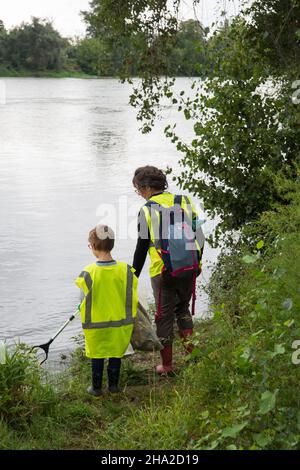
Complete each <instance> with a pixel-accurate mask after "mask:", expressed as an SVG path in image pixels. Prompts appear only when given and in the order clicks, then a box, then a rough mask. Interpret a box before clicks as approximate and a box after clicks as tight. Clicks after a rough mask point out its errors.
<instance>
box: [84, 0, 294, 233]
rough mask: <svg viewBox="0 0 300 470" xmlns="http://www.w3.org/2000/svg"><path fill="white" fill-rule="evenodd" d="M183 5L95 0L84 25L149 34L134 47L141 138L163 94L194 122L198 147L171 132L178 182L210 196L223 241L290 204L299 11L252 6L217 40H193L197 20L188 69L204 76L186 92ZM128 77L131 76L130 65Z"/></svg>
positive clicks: (114, 36)
mask: <svg viewBox="0 0 300 470" xmlns="http://www.w3.org/2000/svg"><path fill="white" fill-rule="evenodd" d="M112 3H113V4H114V6H113V5H112ZM180 3H181V2H180V1H173V2H169V3H167V2H166V1H159V0H154V1H153V2H145V1H143V0H140V1H138V2H132V1H129V2H125V3H124V2H121V1H120V2H112V0H101V2H100V1H99V0H94V1H93V2H92V4H91V10H90V12H89V13H87V14H86V21H87V22H88V23H89V24H90V28H91V30H93V31H97V28H102V30H103V31H105V34H106V36H107V38H108V39H111V40H113V41H114V42H115V43H119V42H122V40H124V38H127V39H128V38H131V39H132V38H134V37H135V36H136V35H138V34H143V35H144V36H145V38H146V41H144V42H141V43H140V44H137V45H136V47H137V49H135V51H139V53H140V63H141V67H139V69H138V71H139V74H140V76H141V78H142V84H141V86H140V87H139V86H135V87H134V88H133V93H132V96H131V100H130V102H131V104H132V105H133V106H134V107H136V108H137V110H138V115H137V118H138V119H139V120H140V121H141V122H142V131H143V132H149V131H150V130H151V129H152V127H153V125H154V122H155V118H156V115H157V113H158V112H159V110H160V105H161V99H162V98H163V97H167V98H168V99H169V100H170V103H171V104H172V105H177V107H178V111H179V112H182V113H183V114H184V116H185V118H186V119H187V120H191V121H192V122H193V125H194V133H195V136H194V138H193V139H192V141H190V142H186V141H185V140H184V138H181V137H180V136H179V135H177V132H176V126H174V127H172V126H171V125H169V126H167V128H166V130H165V134H166V136H167V137H168V138H169V139H170V140H171V141H172V142H173V143H174V144H175V145H176V147H177V150H179V151H180V152H182V153H183V154H184V157H183V158H182V159H181V161H180V163H181V166H182V173H181V174H179V175H176V176H175V177H174V180H175V181H176V182H177V183H178V184H179V186H180V187H182V188H184V189H187V190H189V191H190V192H191V193H193V194H194V195H195V196H197V197H199V198H200V199H202V200H203V202H204V205H205V208H206V210H207V212H208V213H209V215H210V216H211V217H215V216H216V215H218V216H219V218H220V223H219V225H218V229H217V232H216V240H218V238H219V237H220V236H221V235H223V234H224V233H225V234H228V232H232V231H233V230H239V229H240V228H241V227H242V226H243V225H246V224H248V223H249V222H252V221H254V220H256V219H257V218H258V217H259V216H260V214H262V213H263V212H265V211H268V210H270V209H271V208H272V207H273V205H274V204H275V203H277V202H282V200H281V198H280V194H279V193H278V189H277V185H276V178H275V175H276V173H278V172H281V171H284V172H285V174H286V176H288V177H290V178H291V179H293V178H295V164H296V163H297V162H299V156H300V146H299V145H300V144H299V142H300V135H299V133H300V126H299V107H297V106H296V105H295V103H293V101H292V94H293V91H292V90H293V86H294V85H293V82H294V80H295V78H297V74H298V72H299V60H298V59H299V54H300V44H299V40H298V29H299V22H300V10H299V5H298V3H297V2H295V1H294V0H285V1H284V2H282V1H281V0H268V1H262V0H256V1H255V2H253V4H251V5H250V6H249V3H248V2H244V9H243V10H242V12H241V13H240V15H239V16H237V17H236V18H235V19H234V20H233V21H232V23H231V24H229V23H228V22H226V21H225V22H223V27H221V28H218V29H215V30H214V31H212V32H211V33H212V34H211V35H210V36H209V37H208V36H207V35H206V31H202V30H201V31H202V34H198V33H199V32H200V29H201V27H200V26H199V28H200V29H199V31H198V32H197V33H196V34H195V32H193V33H192V35H191V34H190V29H189V28H190V26H191V25H192V24H191V23H188V24H187V25H185V26H186V28H187V29H188V30H189V37H193V38H194V39H195V41H194V42H195V43H196V47H194V48H192V50H193V51H196V52H197V54H196V55H197V57H196V56H195V55H192V54H191V55H190V57H191V60H192V61H195V62H194V67H192V68H190V70H195V69H197V71H198V74H199V75H200V76H202V77H205V78H206V79H205V80H204V81H202V82H199V81H196V80H195V82H194V83H193V85H192V88H191V91H190V93H187V92H186V90H183V91H182V93H180V94H179V96H178V95H175V91H174V79H173V77H174V74H173V71H172V68H171V67H170V61H169V60H168V58H172V56H173V57H174V54H175V55H176V49H175V44H176V35H177V31H178V28H179V25H178V22H177V12H178V7H179V4H180ZM195 3H197V2H195ZM112 11H113V12H114V13H113V15H112ZM194 25H195V23H194V24H193V28H194ZM184 38H185V36H184V34H183V35H182V41H183V42H184V40H185V39H184ZM204 38H205V40H204ZM192 42H193V41H192ZM170 51H171V53H170ZM172 51H173V52H172ZM198 57H200V59H199V60H198ZM125 65H126V61H125ZM162 74H163V75H165V77H164V78H161V75H162ZM122 77H123V78H126V77H127V78H129V80H130V76H129V74H128V72H127V70H126V67H125V68H124V70H123V71H122ZM168 77H169V78H168Z"/></svg>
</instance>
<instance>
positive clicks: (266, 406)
mask: <svg viewBox="0 0 300 470" xmlns="http://www.w3.org/2000/svg"><path fill="white" fill-rule="evenodd" d="M277 393H278V389H277V390H275V392H270V391H269V390H267V391H266V392H264V393H263V394H262V395H261V397H260V407H259V411H258V412H259V413H260V414H262V415H265V414H267V413H269V412H270V411H272V410H273V409H274V408H275V405H276V395H277Z"/></svg>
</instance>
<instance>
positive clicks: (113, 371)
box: [107, 366, 121, 393]
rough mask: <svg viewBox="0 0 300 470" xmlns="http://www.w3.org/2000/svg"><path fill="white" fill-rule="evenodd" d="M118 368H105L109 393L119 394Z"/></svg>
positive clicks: (119, 369)
mask: <svg viewBox="0 0 300 470" xmlns="http://www.w3.org/2000/svg"><path fill="white" fill-rule="evenodd" d="M120 371H121V368H120V367H109V366H108V367H107V376H108V390H109V391H110V393H119V392H120V389H119V386H118V385H119V379H120Z"/></svg>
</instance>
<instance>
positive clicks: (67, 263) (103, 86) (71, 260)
mask: <svg viewBox="0 0 300 470" xmlns="http://www.w3.org/2000/svg"><path fill="white" fill-rule="evenodd" d="M177 85H178V87H179V88H180V89H188V87H189V85H190V81H189V79H179V80H178V83H177ZM0 90H1V99H0V220H1V230H0V264H1V270H0V294H1V296H0V340H1V339H2V340H3V339H5V340H6V341H7V342H8V344H11V343H13V342H15V341H19V340H20V341H22V342H26V343H28V344H39V343H40V342H45V341H48V339H49V338H50V337H51V336H52V334H53V333H54V332H55V331H56V330H57V329H58V328H59V327H60V326H61V324H62V323H63V322H64V320H65V319H66V318H68V316H69V315H70V314H71V313H72V312H73V311H74V309H76V306H77V304H78V300H79V292H78V289H77V288H76V286H75V285H74V279H75V278H76V277H77V275H78V274H79V273H80V272H81V270H82V268H83V267H84V266H85V265H87V264H89V263H91V262H92V261H93V258H92V256H91V253H90V251H89V249H88V247H87V235H88V232H89V230H90V229H91V228H93V227H94V226H95V225H96V224H97V223H98V222H100V221H104V220H105V221H106V222H107V223H110V224H111V225H113V226H114V228H115V229H116V230H117V234H118V237H117V241H116V247H115V250H114V257H115V258H117V259H119V260H122V261H126V262H128V263H131V262H132V255H133V252H134V248H135V242H136V217H137V213H138V210H139V207H140V206H141V205H142V204H143V200H141V199H140V198H139V196H137V195H136V194H135V193H134V191H133V188H132V184H131V181H132V176H133V173H134V170H135V169H136V168H137V167H139V166H143V165H146V164H153V165H156V166H159V167H160V168H166V167H167V166H168V165H170V166H172V167H174V168H175V169H176V168H178V160H179V157H180V154H179V153H178V152H177V150H176V147H174V145H173V144H171V143H170V142H169V141H167V140H166V138H165V136H164V134H163V129H164V127H165V126H166V125H167V124H169V123H172V122H175V121H177V122H178V128H179V132H180V133H181V134H182V135H183V136H184V137H185V140H186V141H187V142H188V141H189V140H190V139H191V136H192V134H193V133H192V128H191V124H190V123H189V122H187V121H185V120H184V118H183V116H182V115H179V114H178V113H177V112H176V110H175V109H172V108H168V107H166V108H165V109H164V111H163V116H162V119H161V120H160V121H158V123H157V125H156V127H155V129H154V131H153V132H152V133H150V134H148V135H143V134H141V133H140V132H139V131H138V128H139V124H138V123H137V121H136V113H135V110H134V109H132V108H131V107H130V105H129V104H128V98H129V93H130V87H129V85H122V84H120V83H119V82H118V81H117V80H115V79H103V80H102V79H100V80H94V79H91V80H81V79H38V78H24V79H23V78H22V79H17V78H11V79H0ZM171 183H172V182H171ZM170 189H171V191H174V192H175V191H178V189H177V188H176V187H175V186H174V184H173V185H172V184H171V185H170ZM201 217H202V218H205V214H203V213H201ZM213 227H214V222H213V221H209V220H208V221H207V222H206V223H205V224H204V226H203V229H204V232H205V234H209V233H211V231H212V230H213ZM216 255H217V253H216V251H215V250H212V249H210V248H209V247H208V246H207V249H206V252H205V257H204V272H203V278H202V282H205V281H207V279H208V277H209V266H208V265H209V263H211V262H213V261H214V260H215V259H216ZM139 290H140V294H141V298H143V299H145V298H149V299H151V289H150V282H149V278H148V266H145V268H144V272H143V273H142V276H141V280H140V287H139ZM206 311H207V298H206V296H205V295H204V294H203V292H202V290H201V284H200V288H199V296H198V302H197V314H198V316H201V315H204V314H205V312H206ZM80 332H81V325H80V321H79V319H77V320H75V321H74V322H73V323H72V324H71V325H69V327H68V328H67V330H65V332H64V333H63V334H62V335H61V336H60V337H59V338H58V339H57V340H56V342H55V343H54V344H53V346H52V348H51V351H52V354H53V356H54V355H55V354H56V355H58V353H61V352H68V351H70V350H71V349H72V348H73V347H74V342H73V341H72V339H71V338H72V337H73V336H75V335H77V334H79V333H80Z"/></svg>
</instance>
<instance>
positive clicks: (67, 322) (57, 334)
mask: <svg viewBox="0 0 300 470" xmlns="http://www.w3.org/2000/svg"><path fill="white" fill-rule="evenodd" d="M79 307H80V305H78V307H77V310H76V312H74V313H73V315H71V316H70V318H68V320H67V321H65V323H64V324H63V325H62V327H61V328H60V329H59V330H58V331H57V332H56V333H55V335H53V336H52V338H50V339H49V341H48V343H45V344H40V345H39V346H33V348H31V350H30V352H32V351H34V349H42V350H43V351H44V352H45V354H46V357H45V359H44V360H43V361H42V362H41V363H40V365H42V364H44V362H46V361H47V359H48V355H49V348H50V345H51V344H52V343H53V341H54V340H55V339H56V338H57V337H58V336H59V335H60V333H61V332H62V331H63V330H64V329H65V328H66V327H67V326H68V325H69V323H71V321H73V320H74V318H75V317H76V316H77V315H78V313H79Z"/></svg>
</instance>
